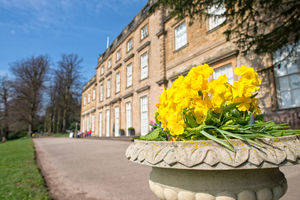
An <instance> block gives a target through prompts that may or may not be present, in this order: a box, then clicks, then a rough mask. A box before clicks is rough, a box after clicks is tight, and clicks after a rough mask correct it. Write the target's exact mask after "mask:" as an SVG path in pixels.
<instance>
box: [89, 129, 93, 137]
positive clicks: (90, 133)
mask: <svg viewBox="0 0 300 200" xmlns="http://www.w3.org/2000/svg"><path fill="white" fill-rule="evenodd" d="M91 135H92V130H91V129H90V130H89V132H88V136H90V137H91Z"/></svg>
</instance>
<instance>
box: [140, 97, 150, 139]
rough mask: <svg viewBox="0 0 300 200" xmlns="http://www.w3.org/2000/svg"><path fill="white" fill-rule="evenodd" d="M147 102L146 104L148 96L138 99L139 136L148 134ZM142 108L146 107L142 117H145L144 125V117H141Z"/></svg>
mask: <svg viewBox="0 0 300 200" xmlns="http://www.w3.org/2000/svg"><path fill="white" fill-rule="evenodd" d="M143 99H146V105H143ZM148 105H149V102H148V96H147V95H146V96H142V97H140V116H141V118H140V120H141V124H140V125H141V135H146V134H147V133H148V114H149V108H148ZM143 106H145V107H146V111H145V112H144V116H146V122H145V123H144V122H143V121H144V118H143V117H144V116H143V108H144V107H143ZM144 129H145V130H144Z"/></svg>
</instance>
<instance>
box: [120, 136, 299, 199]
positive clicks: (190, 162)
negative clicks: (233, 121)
mask: <svg viewBox="0 0 300 200" xmlns="http://www.w3.org/2000/svg"><path fill="white" fill-rule="evenodd" d="M299 139H300V135H293V136H283V137H279V138H278V139H267V138H261V139H256V141H258V142H260V143H261V144H262V145H263V147H258V146H254V145H251V144H249V143H245V142H243V141H241V140H231V142H232V144H233V146H234V149H235V151H236V152H232V151H230V150H229V149H227V148H225V147H223V146H220V145H219V144H217V143H215V142H213V141H212V140H204V141H189V142H186V141H178V142H171V141H170V142H167V141H158V142H157V141H144V140H135V141H134V143H132V144H131V145H130V146H129V147H128V149H127V151H126V157H127V159H128V160H130V161H133V162H135V163H139V164H144V165H148V166H152V171H151V173H150V179H149V185H150V188H151V190H152V191H153V192H154V193H155V194H156V195H157V196H158V198H159V199H166V200H176V199H178V200H277V199H280V198H281V197H282V196H283V195H284V194H285V193H286V191H287V181H286V179H285V176H284V174H283V173H282V172H281V171H280V170H279V167H283V166H288V165H295V164H298V163H299V159H300V141H299Z"/></svg>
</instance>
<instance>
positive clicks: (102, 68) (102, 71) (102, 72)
mask: <svg viewBox="0 0 300 200" xmlns="http://www.w3.org/2000/svg"><path fill="white" fill-rule="evenodd" d="M100 73H101V75H103V74H104V65H103V66H102V67H101V72H100Z"/></svg>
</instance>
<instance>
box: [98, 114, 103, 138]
mask: <svg viewBox="0 0 300 200" xmlns="http://www.w3.org/2000/svg"><path fill="white" fill-rule="evenodd" d="M102 120H103V115H102V112H99V137H102V135H103V133H102V128H103V127H102V126H103V124H102Z"/></svg>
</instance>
